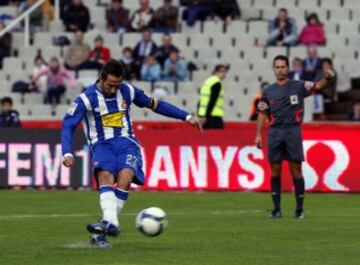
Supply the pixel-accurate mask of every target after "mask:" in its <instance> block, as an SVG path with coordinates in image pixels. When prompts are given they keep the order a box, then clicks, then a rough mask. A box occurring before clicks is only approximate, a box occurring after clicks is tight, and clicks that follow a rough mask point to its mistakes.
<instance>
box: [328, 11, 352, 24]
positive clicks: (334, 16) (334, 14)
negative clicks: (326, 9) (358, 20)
mask: <svg viewBox="0 0 360 265" xmlns="http://www.w3.org/2000/svg"><path fill="white" fill-rule="evenodd" d="M336 20H338V21H339V20H340V21H348V20H350V9H347V8H332V9H330V21H336Z"/></svg>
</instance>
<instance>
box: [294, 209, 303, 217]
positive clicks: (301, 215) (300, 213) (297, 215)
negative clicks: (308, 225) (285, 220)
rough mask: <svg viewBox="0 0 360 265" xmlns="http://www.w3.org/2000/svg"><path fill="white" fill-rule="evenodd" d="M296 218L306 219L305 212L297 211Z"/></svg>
mask: <svg viewBox="0 0 360 265" xmlns="http://www.w3.org/2000/svg"><path fill="white" fill-rule="evenodd" d="M294 218H295V219H304V218H305V215H304V211H303V210H296V211H295V215H294Z"/></svg>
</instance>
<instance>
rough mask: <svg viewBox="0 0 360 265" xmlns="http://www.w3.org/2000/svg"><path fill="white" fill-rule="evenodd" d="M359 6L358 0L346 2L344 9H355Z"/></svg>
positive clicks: (345, 0)
mask: <svg viewBox="0 0 360 265" xmlns="http://www.w3.org/2000/svg"><path fill="white" fill-rule="evenodd" d="M358 5H359V1H358V0H344V7H347V8H354V7H357V6H358Z"/></svg>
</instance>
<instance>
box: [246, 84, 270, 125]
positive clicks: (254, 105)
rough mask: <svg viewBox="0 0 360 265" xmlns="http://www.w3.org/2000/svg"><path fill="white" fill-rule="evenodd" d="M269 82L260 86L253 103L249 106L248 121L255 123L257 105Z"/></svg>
mask: <svg viewBox="0 0 360 265" xmlns="http://www.w3.org/2000/svg"><path fill="white" fill-rule="evenodd" d="M269 85H270V84H269V82H266V81H263V82H261V84H260V90H259V91H258V92H257V93H256V95H255V97H254V99H253V102H252V104H251V106H250V121H256V120H257V117H258V112H257V108H258V107H257V106H258V104H259V101H260V99H261V97H262V94H263V92H264V90H265V88H267V87H268V86H269Z"/></svg>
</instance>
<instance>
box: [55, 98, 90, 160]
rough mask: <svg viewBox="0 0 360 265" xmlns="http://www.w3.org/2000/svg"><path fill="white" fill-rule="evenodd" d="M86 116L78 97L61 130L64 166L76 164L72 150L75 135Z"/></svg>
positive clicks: (84, 108) (83, 106) (82, 103)
mask: <svg viewBox="0 0 360 265" xmlns="http://www.w3.org/2000/svg"><path fill="white" fill-rule="evenodd" d="M85 114H86V107H85V105H84V102H83V101H82V99H81V98H80V97H78V98H77V99H76V100H75V101H74V102H73V103H72V104H71V106H70V108H69V109H68V111H67V113H66V115H65V117H64V119H63V122H62V130H61V147H62V153H63V164H64V166H66V167H71V166H73V165H74V163H75V159H74V154H73V150H72V142H73V135H74V131H75V129H76V127H77V126H78V125H79V123H80V122H81V121H82V120H83V119H84V117H85Z"/></svg>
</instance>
